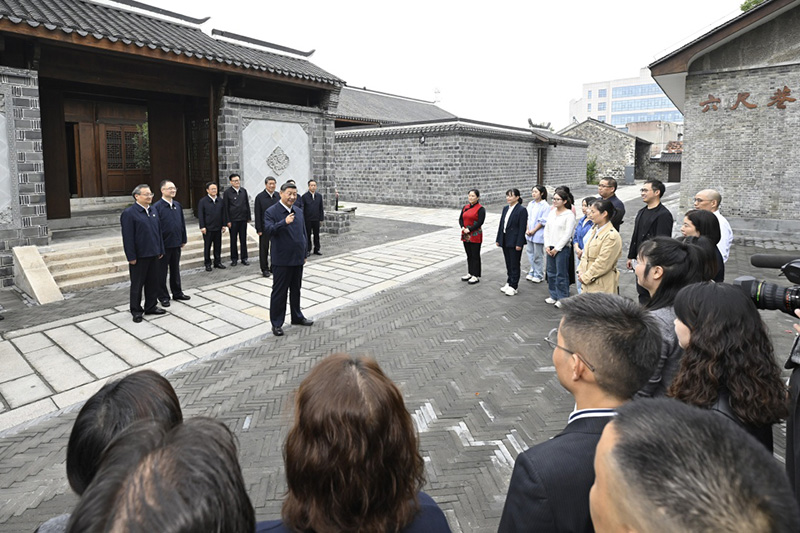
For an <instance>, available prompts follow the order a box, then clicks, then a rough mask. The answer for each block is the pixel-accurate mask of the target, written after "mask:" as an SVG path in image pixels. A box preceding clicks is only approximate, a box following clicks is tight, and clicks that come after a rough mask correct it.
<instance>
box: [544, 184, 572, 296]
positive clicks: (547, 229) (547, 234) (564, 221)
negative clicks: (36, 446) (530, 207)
mask: <svg viewBox="0 0 800 533" xmlns="http://www.w3.org/2000/svg"><path fill="white" fill-rule="evenodd" d="M574 202H575V198H573V196H572V193H571V192H569V189H568V188H566V187H559V188H557V189H556V191H555V192H554V193H553V209H551V210H550V214H549V215H548V216H547V223H546V224H545V226H544V248H545V253H546V254H547V285H548V290H549V291H550V296H549V297H548V298H547V299H546V300H545V302H546V303H549V304H554V305H555V306H556V307H561V304H559V303H558V301H559V300H563V299H564V298H568V297H569V271H570V266H569V264H570V257H571V255H572V244H571V241H572V233H573V231H574V230H575V213H573V212H572V204H573V203H574Z"/></svg>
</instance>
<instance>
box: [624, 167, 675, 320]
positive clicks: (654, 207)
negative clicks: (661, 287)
mask: <svg viewBox="0 0 800 533" xmlns="http://www.w3.org/2000/svg"><path fill="white" fill-rule="evenodd" d="M666 190H667V188H666V187H664V184H663V183H662V182H661V181H660V180H648V181H646V182H644V185H642V190H641V193H642V201H644V203H645V206H644V207H643V208H641V209H640V210H639V212H638V213H636V222H634V223H633V235H632V236H631V246H630V248H629V249H628V263H627V267H628V270H632V269H633V267H634V266H635V264H634V261H635V260H636V257H637V256H638V255H639V246H641V245H642V243H643V242H644V241H649V240H650V239H652V238H653V237H659V236H663V237H670V236H672V223H673V219H672V213H670V212H669V209H667V208H666V207H665V206H664V204H662V203H661V198H663V197H664V192H666ZM636 292H638V293H639V303H640V304H642V305H646V304H647V302H649V301H650V293H649V292H647V289H645V288H643V287H640V286H639V283H638V282H637V283H636Z"/></svg>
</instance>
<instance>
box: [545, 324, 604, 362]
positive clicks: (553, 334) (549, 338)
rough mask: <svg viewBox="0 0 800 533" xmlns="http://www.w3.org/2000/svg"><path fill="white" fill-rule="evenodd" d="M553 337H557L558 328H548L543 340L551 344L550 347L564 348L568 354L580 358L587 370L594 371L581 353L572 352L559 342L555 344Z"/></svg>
mask: <svg viewBox="0 0 800 533" xmlns="http://www.w3.org/2000/svg"><path fill="white" fill-rule="evenodd" d="M554 338H555V339H558V328H553V329H551V330H550V333H548V334H547V337H545V338H544V341H545V342H546V343H547V344H549V345H550V346H552V347H553V349H555V348H561V349H562V350H564V351H565V352H567V353H568V354H570V355H574V356H576V357H577V358H578V359H580V360H581V362H582V363H583V364H584V365H586V368H588V369H589V370H591V371H592V372H594V370H595V369H594V365H592V364H591V363H589V361H587V360H586V359H584V358H583V356H582V355H581V354H579V353H577V352H573V351H572V350H569V349H567V348H564V347H563V346H560V345H559V344H557V343H556V341H554V340H552V339H554Z"/></svg>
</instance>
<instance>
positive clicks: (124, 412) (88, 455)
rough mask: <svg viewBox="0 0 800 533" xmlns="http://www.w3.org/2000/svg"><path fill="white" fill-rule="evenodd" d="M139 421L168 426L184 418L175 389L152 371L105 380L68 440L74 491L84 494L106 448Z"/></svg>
mask: <svg viewBox="0 0 800 533" xmlns="http://www.w3.org/2000/svg"><path fill="white" fill-rule="evenodd" d="M137 420H158V421H162V422H164V423H166V424H167V425H168V427H172V426H174V425H176V424H180V423H181V421H182V420H183V413H182V412H181V405H180V402H179V401H178V396H177V395H176V394H175V389H173V388H172V385H170V383H169V381H167V379H166V378H165V377H163V376H162V375H160V374H158V373H157V372H153V371H152V370H141V371H139V372H134V373H133V374H128V375H127V376H125V377H124V378H122V379H120V380H116V381H112V382H110V383H106V384H105V385H103V387H102V388H101V389H100V390H99V391H97V392H96V393H94V395H92V397H91V398H89V399H88V400H87V401H86V403H85V404H84V405H83V407H82V408H81V410H80V412H79V413H78V417H77V418H76V419H75V424H74V425H73V426H72V433H70V436H69V442H68V443H67V479H68V480H69V484H70V486H71V487H72V490H74V491H75V492H76V493H77V494H83V491H84V490H86V487H87V486H88V485H89V483H91V481H92V479H93V478H94V476H95V474H96V473H97V469H98V468H99V466H100V457H101V454H102V452H103V450H104V449H105V447H106V446H108V444H109V443H110V442H111V441H112V440H113V439H114V437H116V436H117V435H119V434H120V433H121V432H122V431H123V430H124V429H125V428H126V427H128V426H129V425H131V424H133V423H134V422H136V421H137Z"/></svg>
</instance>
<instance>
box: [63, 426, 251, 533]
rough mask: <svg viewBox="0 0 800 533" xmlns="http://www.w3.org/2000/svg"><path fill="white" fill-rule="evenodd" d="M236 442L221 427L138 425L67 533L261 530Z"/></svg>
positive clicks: (121, 440) (106, 460)
mask: <svg viewBox="0 0 800 533" xmlns="http://www.w3.org/2000/svg"><path fill="white" fill-rule="evenodd" d="M236 448H237V447H236V440H235V437H234V436H233V433H231V431H230V430H229V429H228V427H227V426H226V425H225V424H223V423H222V422H218V421H216V420H213V419H210V418H194V419H191V420H187V421H186V422H184V423H183V424H179V425H177V426H175V427H173V428H172V429H169V428H167V427H166V426H165V425H164V424H159V423H157V422H137V423H135V424H133V425H131V426H129V427H128V429H126V430H125V431H124V432H123V433H121V434H120V436H119V437H118V438H117V439H115V440H114V441H113V442H112V444H111V445H110V446H109V447H108V449H107V450H106V452H105V453H104V455H103V461H102V465H101V467H100V470H98V473H97V479H96V480H95V481H93V482H92V484H91V485H89V488H88V489H87V490H86V492H85V493H84V495H83V497H82V498H81V500H80V502H79V503H78V506H77V507H76V508H75V511H74V512H73V513H72V517H71V518H70V524H69V527H68V531H69V532H81V533H94V532H98V533H99V532H104V531H128V532H142V533H144V532H149V531H158V532H159V533H182V532H185V533H190V532H194V531H220V532H230V533H236V532H240V531H254V530H255V512H254V511H253V505H252V503H251V502H250V498H249V496H248V495H247V490H246V487H245V483H244V478H243V476H242V469H241V467H240V466H239V460H238V453H237V449H236Z"/></svg>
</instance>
